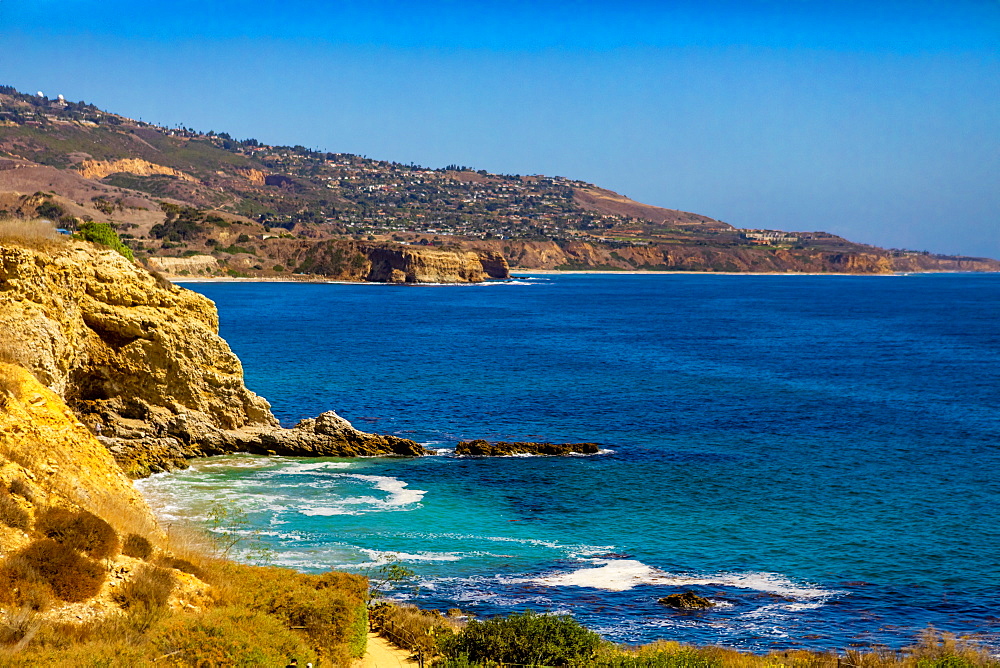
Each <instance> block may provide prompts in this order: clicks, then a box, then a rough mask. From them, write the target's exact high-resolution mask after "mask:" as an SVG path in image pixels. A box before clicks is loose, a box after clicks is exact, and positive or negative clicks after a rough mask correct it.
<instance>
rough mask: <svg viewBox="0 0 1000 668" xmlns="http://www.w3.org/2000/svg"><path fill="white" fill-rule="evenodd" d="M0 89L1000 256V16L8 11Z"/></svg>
mask: <svg viewBox="0 0 1000 668" xmlns="http://www.w3.org/2000/svg"><path fill="white" fill-rule="evenodd" d="M0 40H2V44H0V83H4V84H8V85H13V86H16V87H17V88H19V89H21V90H25V91H32V92H33V91H36V90H42V91H44V92H45V93H46V94H48V95H50V96H54V95H56V94H60V93H61V94H63V95H65V96H66V97H67V98H69V99H73V100H79V99H84V100H87V101H88V102H94V103H95V104H98V105H99V106H101V107H104V108H107V109H109V110H112V111H116V112H118V113H122V114H125V115H128V116H132V117H136V118H142V119H144V120H147V121H153V122H157V123H162V124H165V125H177V124H183V125H186V126H190V127H194V128H197V129H200V130H209V129H212V130H216V131H228V132H230V133H232V134H234V135H235V136H238V137H256V138H258V139H260V140H261V141H265V142H269V143H287V144H303V145H305V146H309V147H313V148H318V149H324V150H329V151H345V152H351V153H358V154H361V155H367V156H369V157H376V158H383V159H389V160H397V161H400V162H411V161H412V162H416V163H419V164H425V165H430V166H435V167H436V166H443V165H446V164H449V163H461V164H466V165H470V166H474V167H476V168H483V169H488V170H490V171H494V172H503V173H519V174H528V173H545V174H553V175H562V176H568V177H572V178H579V179H584V180H587V181H592V182H594V183H597V184H599V185H602V186H605V187H608V188H611V189H613V190H617V191H619V192H621V193H623V194H626V195H628V196H630V197H633V198H635V199H638V200H641V201H644V202H648V203H651V204H657V205H661V206H667V207H671V208H678V209H684V210H688V211H695V212H697V213H702V214H706V215H709V216H712V217H715V218H719V219H721V220H725V221H727V222H729V223H732V224H734V225H737V226H739V227H769V228H776V229H787V230H818V229H822V230H828V231H831V232H835V233H838V234H843V235H844V236H847V237H848V238H851V239H854V240H857V241H864V242H869V243H874V244H878V245H883V246H890V247H906V248H915V249H919V250H924V249H926V250H931V251H934V252H945V253H963V254H970V255H988V256H992V257H1000V181H998V177H997V175H998V174H1000V2H997V1H996V0H990V1H986V0H983V1H975V2H974V1H968V2H963V1H961V0H953V1H952V2H932V1H923V2H922V1H920V0H912V1H910V2H894V1H884V2H877V1H875V2H847V1H844V2H837V1H836V0H828V1H826V2H806V1H803V0H770V1H765V0H757V1H754V0H747V1H743V2H723V1H715V2H713V1H712V0H705V1H703V2H658V3H653V2H628V1H627V0H626V1H623V2H617V3H611V2H586V1H577V2H563V1H560V0H554V1H551V2H545V3H539V2H521V1H519V0H510V1H508V2H473V1H471V0H469V1H466V2H455V1H450V0H439V1H431V2H419V3H418V2H409V3H405V2H391V1H388V0H382V1H377V0H376V1H370V2H317V1H315V0H290V1H286V2H273V1H271V2H266V3H265V2H253V1H244V2H238V3H237V2H231V1H222V2H210V1H204V0H203V1H202V2H197V3H196V2H191V1H178V2H162V1H159V0H150V1H147V2H141V3H140V2H134V1H133V2H122V1H121V0H104V1H103V2H96V1H94V0H0Z"/></svg>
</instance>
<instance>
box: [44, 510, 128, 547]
mask: <svg viewBox="0 0 1000 668" xmlns="http://www.w3.org/2000/svg"><path fill="white" fill-rule="evenodd" d="M35 524H36V528H37V529H38V531H39V532H40V533H42V534H43V535H45V536H47V537H49V538H51V539H52V540H54V541H56V542H58V543H62V544H64V545H66V546H67V547H70V548H73V549H74V550H80V551H81V552H84V553H86V554H88V555H90V556H91V557H93V558H94V559H107V558H109V557H112V556H114V555H115V554H117V552H118V534H116V533H115V530H114V529H112V528H111V525H110V524H108V523H107V522H105V521H104V520H103V519H101V518H100V517H98V516H97V515H95V514H94V513H91V512H89V511H86V510H78V511H72V510H66V509H65V508H49V509H47V510H46V511H45V512H43V513H42V514H41V515H40V516H39V517H38V518H37V520H36V522H35Z"/></svg>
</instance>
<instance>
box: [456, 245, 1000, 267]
mask: <svg viewBox="0 0 1000 668" xmlns="http://www.w3.org/2000/svg"><path fill="white" fill-rule="evenodd" d="M474 246H475V248H476V249H477V250H479V251H480V252H481V253H485V252H492V253H499V254H502V255H504V256H506V257H507V259H508V260H509V262H510V266H511V267H513V268H514V269H522V270H524V269H567V270H572V269H579V270H588V269H591V270H595V269H596V270H600V269H603V270H624V271H636V270H638V271H643V270H646V271H706V272H713V271H716V272H747V273H756V272H800V273H846V274H884V273H889V272H892V271H998V270H1000V262H996V261H995V260H986V259H977V258H953V259H952V260H951V261H949V260H948V259H947V258H942V257H940V256H925V255H916V256H893V255H892V254H891V253H890V252H889V251H881V250H879V249H872V250H871V251H857V252H820V251H816V250H800V249H790V248H780V247H753V246H745V247H712V246H705V245H701V246H699V245H682V244H661V245H648V246H625V245H620V246H615V245H611V244H599V243H592V242H588V241H570V242H555V241H523V240H504V241H496V240H493V241H478V242H475V243H474Z"/></svg>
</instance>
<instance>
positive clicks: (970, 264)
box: [0, 87, 1000, 282]
mask: <svg viewBox="0 0 1000 668" xmlns="http://www.w3.org/2000/svg"><path fill="white" fill-rule="evenodd" d="M4 212H6V213H7V214H8V215H14V216H26V217H31V216H36V215H37V216H44V217H48V218H51V219H56V220H59V221H61V224H62V225H63V226H65V227H68V228H72V227H74V226H75V225H77V224H78V223H79V221H84V220H88V219H89V220H94V221H98V222H108V223H110V224H112V225H113V226H114V227H115V228H116V229H117V230H118V231H119V234H120V235H121V236H122V237H123V239H125V241H126V243H128V244H129V246H130V247H131V248H132V249H133V250H134V251H135V253H136V255H137V257H139V258H140V259H142V260H144V261H146V262H147V263H148V265H149V266H151V267H153V268H156V269H158V270H160V271H162V272H163V273H166V274H168V275H171V276H199V275H204V276H217V275H230V276H254V277H289V276H292V275H301V276H302V277H305V278H309V277H322V278H331V279H341V280H368V281H382V282H476V281H481V280H485V279H489V278H505V277H507V276H508V275H509V273H508V272H509V269H511V268H513V269H518V270H531V269H604V270H637V269H638V270H683V271H747V272H771V271H779V272H785V271H790V272H837V273H845V272H847V273H883V272H888V271H956V270H961V271H997V270H1000V262H996V261H994V260H989V259H982V258H965V257H948V256H939V255H932V254H929V253H926V252H915V251H900V250H885V249H881V248H876V247H872V246H867V245H863V244H856V243H852V242H850V241H848V240H846V239H843V238H840V237H837V236H834V235H830V234H826V233H823V232H788V233H785V232H779V231H773V230H744V229H737V228H735V227H733V226H731V225H729V224H727V223H724V222H721V221H718V220H713V219H712V218H709V217H707V216H702V215H698V214H694V213H688V212H683V211H677V210H673V209H665V208H660V207H654V206H650V205H646V204H642V203H640V202H635V201H633V200H631V199H629V198H627V197H625V196H623V195H620V194H618V193H615V192H612V191H609V190H606V189H603V188H600V187H599V186H597V185H594V184H590V183H585V182H583V181H577V180H572V179H569V178H565V177H560V176H541V175H505V174H490V173H488V172H486V171H485V170H478V171H477V170H474V169H472V168H469V167H465V166H460V165H449V166H447V167H445V168H441V169H430V168H426V167H421V166H417V165H413V164H409V165H406V164H400V163H396V162H387V161H380V160H372V159H369V158H365V157H361V156H357V155H351V154H345V153H323V152H317V151H313V150H310V149H308V148H305V147H303V146H294V147H288V146H270V145H265V144H262V143H261V142H259V141H257V140H256V139H244V140H236V139H234V138H232V137H231V136H230V135H228V134H227V133H225V132H222V133H216V132H214V131H211V132H198V131H195V130H192V129H189V128H164V127H158V126H154V125H150V124H148V123H142V122H139V121H135V120H132V119H128V118H125V117H123V116H119V115H117V114H113V113H109V112H106V111H102V110H100V109H98V108H97V107H95V106H94V105H90V104H86V103H83V102H76V103H74V102H67V101H64V100H60V99H57V100H49V99H47V98H44V97H37V96H31V95H25V94H22V93H19V92H17V91H16V90H14V89H13V88H10V87H0V214H3V213H4Z"/></svg>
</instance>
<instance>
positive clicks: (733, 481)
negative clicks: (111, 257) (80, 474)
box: [142, 275, 1000, 651]
mask: <svg viewBox="0 0 1000 668" xmlns="http://www.w3.org/2000/svg"><path fill="white" fill-rule="evenodd" d="M188 287H190V288H192V289H195V290H197V291H199V292H202V293H204V294H206V295H207V296H209V297H210V298H212V299H213V300H215V302H216V303H217V305H218V307H219V312H220V317H221V323H222V324H221V330H222V331H221V333H222V335H223V336H224V337H225V338H226V339H227V340H228V341H229V343H230V345H231V346H232V347H233V350H234V351H235V352H236V353H237V354H238V355H239V356H240V358H241V359H242V360H243V364H244V368H245V372H246V380H247V385H248V386H249V387H250V388H252V389H253V390H255V391H256V392H258V393H259V394H261V395H263V396H265V397H267V398H268V399H269V400H270V401H271V403H272V405H273V408H274V411H275V414H276V415H277V416H278V417H279V418H280V419H281V421H282V423H283V424H285V425H286V426H291V425H292V424H294V423H295V422H296V421H297V420H299V419H301V418H304V417H309V416H313V415H316V414H318V413H320V412H322V411H325V410H330V409H335V410H336V411H337V412H338V413H340V414H341V415H343V416H344V417H346V418H348V419H349V420H351V421H352V422H354V423H355V425H356V426H358V427H359V428H362V429H366V430H369V431H379V432H386V433H393V434H398V435H402V436H407V437H409V438H413V439H415V440H418V441H421V442H423V443H425V444H429V447H432V448H436V449H440V450H441V456H436V457H428V458H423V459H417V460H374V459H366V460H355V461H351V460H318V461H317V460H300V459H287V458H270V459H269V458H254V457H249V456H236V457H226V458H218V459H213V460H206V461H204V462H201V463H199V464H197V465H196V466H195V467H193V468H192V469H191V470H190V471H186V472H180V473H174V474H167V475H160V476H155V477H154V478H152V479H150V480H149V481H147V482H145V483H143V484H142V487H143V489H144V490H145V491H146V492H147V494H149V495H150V497H151V498H152V499H154V501H155V502H156V503H157V504H159V505H160V506H161V507H162V508H163V512H164V513H166V514H167V515H171V514H173V515H179V516H180V515H183V516H188V517H198V516H199V515H200V514H203V513H204V512H205V508H206V507H207V505H208V504H209V503H210V502H211V501H212V500H216V499H231V500H234V501H236V502H238V503H239V504H240V505H241V506H242V507H244V508H246V509H248V510H249V511H250V512H251V517H252V518H253V520H254V522H255V523H256V524H257V526H259V527H260V528H261V529H263V530H264V531H265V532H266V535H267V538H268V540H269V541H270V542H271V543H272V545H273V546H275V547H276V548H278V549H280V550H281V553H280V557H279V563H282V564H285V565H290V566H295V567H298V568H302V569H306V570H309V569H320V568H329V567H347V568H355V569H357V568H361V569H363V568H365V567H366V566H367V567H370V566H372V565H373V564H375V565H377V564H379V563H384V561H385V559H386V558H387V556H388V555H389V554H397V555H400V558H401V559H402V560H403V561H404V562H405V564H406V565H407V566H409V567H411V568H413V569H414V570H415V571H416V572H417V576H418V583H419V586H420V589H419V592H417V593H416V594H414V593H413V592H411V591H409V590H400V591H398V592H396V594H395V595H396V596H397V597H399V598H409V599H411V600H414V601H415V602H417V603H419V604H421V605H423V606H426V607H439V608H446V607H460V608H462V609H463V610H469V611H472V612H475V613H476V614H494V613H500V612H509V611H513V610H523V609H525V608H532V609H535V610H552V611H560V612H569V613H571V614H573V615H574V616H576V617H577V618H578V619H579V620H580V621H582V622H583V623H584V624H586V625H588V626H590V627H591V628H594V629H596V630H598V631H600V632H601V633H603V634H604V635H606V636H607V637H609V638H612V639H614V640H619V641H627V642H649V641H652V640H655V639H658V638H670V639H678V640H683V641H690V642H698V643H722V644H726V645H730V646H735V647H743V648H749V649H753V650H757V651H762V650H767V649H770V648H787V647H809V648H841V649H842V648H845V647H847V646H849V645H852V644H860V645H866V644H884V645H888V646H891V647H899V646H902V645H905V644H907V643H909V642H911V641H912V640H913V639H914V638H915V636H916V635H917V634H918V633H919V632H920V631H921V630H922V629H924V628H926V627H927V626H928V625H933V626H934V627H936V628H938V629H941V630H945V631H951V632H955V633H960V634H975V635H977V636H978V637H980V638H983V639H984V640H986V641H987V642H989V643H990V644H992V645H994V646H997V647H1000V547H998V546H1000V477H998V476H1000V413H998V411H1000V309H998V305H1000V275H914V276H893V277H885V276H880V277H848V276H815V277H813V276H711V275H705V276H699V275H621V276H618V275H610V276H607V275H561V276H552V277H543V278H537V279H533V280H531V281H524V282H515V283H503V284H491V285H483V286H451V287H413V286H379V285H316V284H275V283H200V284H189V285H188ZM467 438H487V439H498V440H499V439H503V440H550V441H559V442H564V441H597V442H600V443H601V444H602V445H603V447H604V448H606V449H607V450H608V452H605V453H604V454H600V455H595V456H591V457H569V458H538V457H530V458H508V459H476V458H457V457H454V456H453V455H451V454H449V452H448V451H449V450H450V449H452V448H453V447H454V445H455V443H456V442H457V441H459V440H461V439H467ZM623 555H627V556H623ZM688 589H690V590H693V591H696V592H697V593H699V594H702V595H704V596H707V597H708V598H710V599H712V600H714V601H716V602H717V603H718V606H717V607H715V608H713V609H711V610H708V611H705V612H696V613H691V612H677V611H673V610H671V609H668V608H665V607H663V606H661V605H659V604H658V603H657V599H658V598H660V597H662V596H665V595H667V594H669V593H673V592H676V591H684V590H688Z"/></svg>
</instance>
